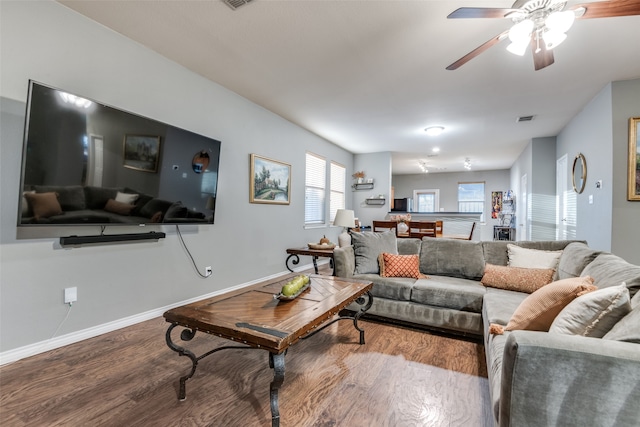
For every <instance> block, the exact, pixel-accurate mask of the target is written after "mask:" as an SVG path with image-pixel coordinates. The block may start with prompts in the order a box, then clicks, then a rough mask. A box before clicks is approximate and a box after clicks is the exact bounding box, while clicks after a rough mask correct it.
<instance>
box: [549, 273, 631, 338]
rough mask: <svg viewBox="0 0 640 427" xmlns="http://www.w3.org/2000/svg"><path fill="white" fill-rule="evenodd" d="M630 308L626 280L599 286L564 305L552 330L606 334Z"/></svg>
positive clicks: (588, 335) (551, 331) (579, 333)
mask: <svg viewBox="0 0 640 427" xmlns="http://www.w3.org/2000/svg"><path fill="white" fill-rule="evenodd" d="M630 311H631V304H630V299H629V290H628V289H627V286H626V285H625V284H624V283H623V284H622V285H619V286H612V287H610V288H603V289H598V290H597V291H593V292H590V293H588V294H585V295H582V296H580V297H578V298H576V299H574V300H573V301H571V303H569V305H567V306H566V307H565V308H563V309H562V311H561V312H560V314H558V316H557V317H556V318H555V320H554V321H553V323H552V324H551V327H550V328H549V333H556V334H567V335H582V336H584V337H594V338H602V337H603V336H605V334H606V333H607V332H609V331H610V330H611V328H613V326H614V325H615V324H616V323H618V321H619V320H620V319H622V318H623V317H624V316H626V315H627V314H628V313H629V312H630Z"/></svg>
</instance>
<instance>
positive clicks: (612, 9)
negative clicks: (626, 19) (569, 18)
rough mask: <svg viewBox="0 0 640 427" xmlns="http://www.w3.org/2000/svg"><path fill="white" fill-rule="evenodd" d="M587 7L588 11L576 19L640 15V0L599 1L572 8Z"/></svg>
mask: <svg viewBox="0 0 640 427" xmlns="http://www.w3.org/2000/svg"><path fill="white" fill-rule="evenodd" d="M581 7H583V8H585V9H586V12H585V13H584V14H583V15H582V16H576V19H590V18H609V17H615V16H633V15H640V0H616V1H599V2H595V3H583V4H577V5H575V6H572V7H571V9H572V10H575V9H579V8H581Z"/></svg>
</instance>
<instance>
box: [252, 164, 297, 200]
mask: <svg viewBox="0 0 640 427" xmlns="http://www.w3.org/2000/svg"><path fill="white" fill-rule="evenodd" d="M250 164H251V174H250V176H249V182H250V185H249V187H250V188H249V202H251V203H272V204H277V205H288V204H289V203H290V201H291V165H290V164H287V163H283V162H279V161H277V160H273V159H268V158H266V157H262V156H258V155H257V154H251V158H250Z"/></svg>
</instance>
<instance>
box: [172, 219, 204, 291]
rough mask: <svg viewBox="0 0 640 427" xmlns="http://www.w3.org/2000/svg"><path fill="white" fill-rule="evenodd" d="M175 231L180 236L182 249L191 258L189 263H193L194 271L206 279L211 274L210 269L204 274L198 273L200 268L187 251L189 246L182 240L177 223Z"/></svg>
mask: <svg viewBox="0 0 640 427" xmlns="http://www.w3.org/2000/svg"><path fill="white" fill-rule="evenodd" d="M176 232H177V233H178V237H179V238H180V242H182V246H183V247H184V250H185V251H187V255H189V258H190V259H191V263H192V264H193V268H194V269H195V270H196V273H198V276H200V277H202V278H203V279H206V278H207V277H209V276H211V271H207V272H206V274H202V273H200V269H199V268H198V265H197V264H196V260H195V259H193V256H192V255H191V252H190V251H189V248H188V247H187V244H186V243H185V242H184V239H183V238H182V233H181V232H180V226H178V224H176Z"/></svg>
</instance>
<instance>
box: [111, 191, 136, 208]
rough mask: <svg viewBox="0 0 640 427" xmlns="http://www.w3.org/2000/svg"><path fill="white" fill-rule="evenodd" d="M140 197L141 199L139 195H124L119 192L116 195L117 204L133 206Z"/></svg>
mask: <svg viewBox="0 0 640 427" xmlns="http://www.w3.org/2000/svg"><path fill="white" fill-rule="evenodd" d="M138 197H140V195H139V194H129V193H122V192H120V191H118V193H116V202H120V203H126V204H128V205H133V204H134V203H135V202H136V200H138Z"/></svg>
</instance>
